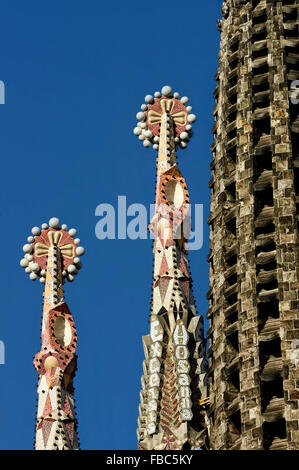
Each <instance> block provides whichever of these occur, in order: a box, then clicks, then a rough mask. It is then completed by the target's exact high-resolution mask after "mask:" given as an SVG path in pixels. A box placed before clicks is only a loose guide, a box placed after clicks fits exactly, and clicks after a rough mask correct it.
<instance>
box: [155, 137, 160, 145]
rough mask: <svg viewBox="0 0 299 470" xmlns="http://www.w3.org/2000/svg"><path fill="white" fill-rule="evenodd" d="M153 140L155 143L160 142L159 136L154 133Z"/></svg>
mask: <svg viewBox="0 0 299 470" xmlns="http://www.w3.org/2000/svg"><path fill="white" fill-rule="evenodd" d="M154 142H155V143H156V144H158V143H159V142H160V139H159V136H158V135H155V137H154Z"/></svg>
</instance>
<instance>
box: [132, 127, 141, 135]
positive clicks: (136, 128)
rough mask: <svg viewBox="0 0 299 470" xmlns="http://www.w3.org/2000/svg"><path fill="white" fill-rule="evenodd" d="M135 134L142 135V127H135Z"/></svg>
mask: <svg viewBox="0 0 299 470" xmlns="http://www.w3.org/2000/svg"><path fill="white" fill-rule="evenodd" d="M133 132H134V134H135V135H140V134H141V132H142V130H141V128H140V127H135V129H134V130H133Z"/></svg>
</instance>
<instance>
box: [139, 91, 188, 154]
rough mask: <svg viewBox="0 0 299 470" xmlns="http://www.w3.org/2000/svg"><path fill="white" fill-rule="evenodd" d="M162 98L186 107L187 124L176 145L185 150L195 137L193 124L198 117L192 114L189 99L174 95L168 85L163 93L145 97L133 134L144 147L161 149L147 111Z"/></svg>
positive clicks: (176, 139) (159, 92) (157, 92)
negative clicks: (150, 127) (148, 121)
mask: <svg viewBox="0 0 299 470" xmlns="http://www.w3.org/2000/svg"><path fill="white" fill-rule="evenodd" d="M161 98H169V99H173V100H174V101H176V100H177V101H180V102H181V103H182V104H183V105H184V108H185V110H186V114H187V124H186V125H185V126H184V129H183V130H182V132H181V133H180V134H179V135H176V137H175V144H176V147H178V146H180V148H182V149H185V148H186V147H187V145H188V142H189V140H190V138H191V137H192V135H193V131H192V124H193V123H194V122H195V121H196V115H195V114H192V107H191V106H187V105H188V103H189V98H188V97H187V96H182V97H181V98H180V95H179V93H177V92H175V93H173V92H172V88H171V87H170V86H168V85H166V86H164V87H163V88H162V90H161V91H156V92H155V93H154V96H152V95H146V96H145V98H144V101H145V103H144V104H142V105H141V111H139V112H138V113H137V114H136V118H137V120H138V123H137V126H136V127H135V128H134V131H133V132H134V134H135V135H136V136H137V137H138V139H139V140H141V141H142V142H143V145H144V147H151V146H153V149H154V150H158V149H159V136H158V135H154V134H153V132H152V131H151V130H150V129H149V127H148V125H147V111H148V107H149V106H150V105H152V104H155V103H157V101H159V100H160V99H161Z"/></svg>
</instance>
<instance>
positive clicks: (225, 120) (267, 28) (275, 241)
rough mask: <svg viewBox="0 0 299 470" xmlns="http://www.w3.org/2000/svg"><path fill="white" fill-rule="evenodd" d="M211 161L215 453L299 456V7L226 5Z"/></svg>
mask: <svg viewBox="0 0 299 470" xmlns="http://www.w3.org/2000/svg"><path fill="white" fill-rule="evenodd" d="M222 14H223V16H222V20H219V22H218V26H219V29H220V31H221V47H220V57H219V68H218V73H217V75H216V79H217V88H216V90H215V98H216V107H215V109H214V116H215V125H214V128H213V133H214V137H215V139H214V143H213V146H212V152H213V161H212V163H211V170H212V179H211V181H210V188H211V215H210V219H209V224H210V254H209V262H210V291H209V294H208V298H209V303H210V308H209V312H208V318H209V321H210V329H209V332H208V339H209V344H210V347H209V350H208V356H209V361H210V364H209V365H210V368H209V382H210V401H211V406H210V410H209V422H210V430H211V434H210V442H211V448H212V449H216V450H217V449H242V450H248V449H270V450H272V449H273V450H275V449H280V450H283V449H297V450H298V449H299V369H298V364H299V357H298V345H299V236H298V219H299V206H298V204H299V145H298V144H299V140H298V137H299V100H298V95H297V94H296V88H297V89H298V84H299V82H298V80H299V54H298V52H299V47H298V46H299V30H298V22H299V1H298V0H286V1H284V0H283V1H274V0H251V1H249V0H230V1H226V2H224V3H223V6H222Z"/></svg>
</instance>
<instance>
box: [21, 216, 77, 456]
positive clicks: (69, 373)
mask: <svg viewBox="0 0 299 470" xmlns="http://www.w3.org/2000/svg"><path fill="white" fill-rule="evenodd" d="M75 235H76V230H75V229H70V230H69V231H68V232H67V226H66V225H62V226H60V222H59V220H58V219H57V218H55V217H53V218H52V219H50V221H49V224H43V225H42V228H41V229H40V228H39V227H33V229H32V236H30V237H28V243H27V244H26V245H24V247H23V250H24V252H25V256H24V258H23V259H22V260H21V263H20V264H21V266H22V267H24V268H25V271H26V272H27V273H28V274H29V276H30V278H31V279H32V280H37V279H38V278H39V279H40V281H41V283H42V284H44V285H45V288H44V302H43V319H42V333H41V343H42V344H41V350H40V352H38V353H37V354H36V356H35V357H34V366H35V368H36V370H37V372H38V374H39V381H38V390H37V391H38V404H37V422H36V434H35V449H36V450H76V449H78V448H79V443H78V436H77V420H76V417H75V406H74V397H73V393H74V388H73V377H74V375H75V372H76V369H77V356H76V345H77V333H76V328H75V323H74V320H73V317H72V314H71V312H70V311H69V309H68V306H67V304H66V302H65V301H64V294H63V284H64V282H65V280H69V281H73V280H74V278H75V275H76V274H77V272H78V270H79V269H80V268H81V261H80V258H79V256H80V255H82V254H84V248H83V247H79V246H77V245H78V244H79V243H80V240H79V239H78V238H75V239H74V237H75Z"/></svg>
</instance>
